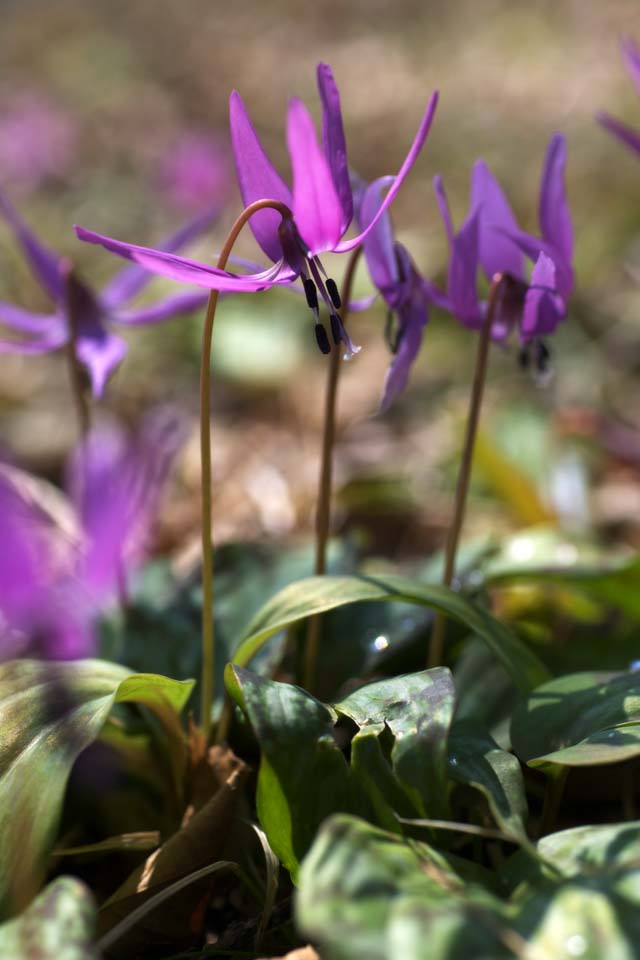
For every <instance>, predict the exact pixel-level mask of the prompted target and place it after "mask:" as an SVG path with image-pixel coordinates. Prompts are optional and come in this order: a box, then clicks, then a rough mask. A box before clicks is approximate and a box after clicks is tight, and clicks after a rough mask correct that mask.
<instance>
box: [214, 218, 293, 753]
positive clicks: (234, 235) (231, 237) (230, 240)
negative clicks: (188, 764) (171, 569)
mask: <svg viewBox="0 0 640 960" xmlns="http://www.w3.org/2000/svg"><path fill="white" fill-rule="evenodd" d="M265 209H270V210H277V211H278V213H280V215H281V216H282V218H283V219H290V218H291V217H292V213H291V211H290V210H289V208H288V207H287V206H286V205H285V204H284V203H280V201H278V200H256V201H255V202H254V203H251V204H249V206H248V207H246V208H245V209H244V210H243V211H242V213H241V214H240V216H239V217H238V219H237V220H236V222H235V223H234V224H233V226H232V227H231V230H230V231H229V233H228V235H227V239H226V240H225V242H224V246H223V247H222V250H221V252H220V255H219V257H218V263H217V267H218V269H219V270H224V269H225V267H226V265H227V261H228V259H229V256H230V254H231V250H232V248H233V245H234V243H235V242H236V240H237V239H238V235H239V234H240V231H241V230H242V228H243V227H244V225H245V224H246V223H247V221H248V220H250V219H251V217H252V216H253V214H254V213H257V212H258V210H265ZM217 305H218V291H217V290H212V291H211V293H210V294H209V301H208V303H207V312H206V315H205V321H204V330H203V333H202V353H201V357H200V464H201V496H202V674H201V692H200V722H201V724H202V730H203V733H204V736H205V739H206V740H207V741H208V740H209V734H210V732H211V711H212V708H213V693H214V682H215V637H214V627H213V534H212V503H211V427H210V415H211V340H212V337H213V321H214V319H215V315H216V307H217Z"/></svg>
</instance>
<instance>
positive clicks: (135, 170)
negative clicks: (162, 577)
mask: <svg viewBox="0 0 640 960" xmlns="http://www.w3.org/2000/svg"><path fill="white" fill-rule="evenodd" d="M0 10H1V12H2V30H1V32H0V62H1V63H2V66H3V70H2V86H1V88H0V187H1V188H2V189H3V190H4V191H6V193H7V195H8V196H9V197H10V198H11V199H12V200H13V202H14V203H15V205H16V206H17V207H18V208H19V209H20V211H21V213H22V214H23V216H24V217H25V218H26V219H27V220H28V222H29V223H30V225H31V226H32V227H33V228H34V229H35V230H36V232H37V233H38V234H39V236H40V237H41V238H42V239H43V240H44V241H45V242H46V243H48V245H49V246H50V247H52V248H54V249H55V250H57V251H59V252H60V253H64V254H65V255H67V256H69V257H70V258H72V260H73V261H74V262H75V263H76V265H77V267H78V269H79V271H80V273H81V275H82V276H83V277H84V278H85V279H86V280H87V281H88V282H90V283H91V284H96V285H98V284H100V283H103V282H104V281H106V280H107V279H108V277H109V276H110V275H111V274H112V273H113V272H115V270H116V269H117V268H118V267H119V266H120V264H119V263H118V262H116V261H115V260H114V258H112V257H110V256H109V255H108V254H107V253H106V252H104V251H102V250H101V249H99V248H96V247H91V246H86V245H83V244H81V243H79V242H78V241H77V240H76V239H75V237H74V234H73V232H72V224H73V223H80V224H82V225H84V226H86V227H89V228H92V229H95V230H98V231H100V232H104V233H108V234H111V235H115V236H117V237H120V238H122V239H127V240H130V241H132V242H136V243H141V244H145V245H153V244H154V242H157V241H158V240H159V239H160V237H162V236H163V235H164V234H165V233H166V232H167V231H170V230H171V229H174V228H175V227H176V226H177V225H178V224H179V223H180V222H182V221H183V220H184V219H186V218H188V217H189V216H192V215H193V214H194V213H195V212H198V210H200V209H202V208H203V207H204V206H206V205H209V204H211V203H213V204H216V205H219V207H220V215H219V218H218V220H217V222H216V223H215V225H214V227H213V228H212V230H211V233H210V235H207V236H206V237H205V238H204V239H200V241H199V242H198V243H197V244H196V245H195V246H194V247H193V256H195V257H196V258H200V259H203V260H211V258H212V257H213V255H214V253H215V251H216V250H217V249H219V247H220V245H221V243H222V241H223V238H224V236H225V233H226V231H227V229H228V227H229V226H230V224H231V222H232V221H233V219H234V218H235V216H236V215H237V213H238V212H239V210H240V201H239V196H238V192H237V189H236V185H235V180H234V174H233V168H232V163H231V158H230V155H229V149H228V132H227V102H228V95H229V92H230V91H231V90H232V89H233V88H237V89H238V90H239V91H240V92H241V93H242V95H243V98H244V99H245V102H246V104H247V106H248V108H249V110H250V113H251V115H252V118H253V120H254V123H255V125H256V127H257V129H258V131H259V133H260V136H261V137H262V138H263V142H264V144H265V146H266V148H267V150H268V152H269V154H270V156H271V158H272V160H273V161H274V162H275V163H276V165H277V166H278V167H279V169H280V170H281V171H282V173H283V175H284V176H285V177H287V176H288V159H287V155H286V149H285V138H284V131H285V115H286V106H287V98H288V97H289V96H290V95H291V94H297V95H299V96H301V97H303V98H304V99H305V101H306V102H307V103H308V104H309V105H310V107H311V109H312V110H313V111H314V114H315V115H316V116H319V111H318V99H317V92H316V87H315V67H316V64H317V62H318V61H320V60H323V61H326V62H328V63H330V64H331V66H332V67H333V70H334V73H335V76H336V79H337V82H338V84H339V87H340V92H341V96H342V105H343V112H344V119H345V127H346V134H347V142H348V146H349V159H350V164H351V166H352V167H353V168H354V169H355V170H357V171H358V172H359V173H360V174H361V175H362V176H363V177H365V178H367V179H372V178H374V177H376V176H380V175H382V174H387V173H394V172H395V171H396V170H397V169H398V167H399V165H400V164H401V162H402V160H403V159H404V156H405V153H406V150H407V148H408V145H409V144H410V142H411V140H412V138H413V135H414V132H415V129H416V126H417V124H418V121H419V118H420V116H421V112H422V110H423V109H424V105H425V103H426V100H427V98H428V96H429V95H430V93H431V91H432V90H433V89H434V88H436V87H437V88H438V89H439V90H440V91H441V101H440V107H439V110H438V114H437V117H436V122H435V124H434V127H433V130H432V133H431V135H430V137H429V140H428V142H427V145H426V148H425V150H424V151H423V154H422V156H421V158H420V160H419V162H418V163H417V164H416V167H415V168H414V171H413V172H412V174H411V176H410V178H409V180H408V181H407V183H406V185H405V187H404V189H403V191H402V193H401V195H400V196H399V197H398V199H397V201H396V202H395V204H394V208H393V218H394V223H395V227H396V230H397V233H398V236H399V238H400V239H401V240H402V241H403V242H404V243H405V244H406V246H407V247H408V248H409V249H410V251H411V252H412V255H413V257H414V259H415V261H416V264H417V265H418V266H419V268H420V269H421V270H422V271H423V273H424V274H425V276H427V277H428V278H430V279H432V280H435V281H438V282H440V283H443V282H444V278H445V276H446V247H445V238H444V235H443V230H442V226H441V222H440V219H439V216H438V212H437V207H436V204H435V201H434V197H433V192H432V187H431V182H432V178H433V176H434V175H435V174H436V173H442V175H443V177H444V179H445V184H446V186H447V190H448V194H449V199H450V202H451V206H452V210H453V215H454V219H455V222H456V223H457V224H459V223H460V222H461V219H462V218H463V216H465V214H466V210H467V203H468V189H469V173H470V169H471V166H472V164H473V162H474V160H475V159H476V158H477V157H480V156H482V157H484V158H485V159H486V160H487V161H488V162H489V164H490V165H491V167H492V169H493V171H494V173H495V174H496V175H497V176H498V178H499V179H500V181H501V182H502V183H503V185H504V187H505V189H506V191H507V193H508V196H509V198H510V200H511V202H512V206H513V208H514V210H515V212H516V216H517V217H518V219H519V221H520V223H521V225H522V226H523V227H524V228H526V229H531V230H534V231H535V230H536V229H537V223H536V218H537V202H538V187H539V178H540V170H541V165H542V161H543V157H544V152H545V149H546V145H547V142H548V140H549V137H550V136H551V134H552V133H553V132H554V131H562V132H564V133H565V134H566V135H567V138H568V150H569V167H568V188H569V197H570V204H571V210H572V214H573V217H574V225H575V231H576V238H577V276H578V285H577V291H576V294H575V296H574V298H573V300H572V304H571V310H570V314H569V317H568V319H567V321H566V323H565V324H564V326H563V327H562V329H561V330H560V332H559V333H558V334H557V336H556V337H554V341H553V366H554V375H553V377H552V378H551V379H550V380H549V382H547V383H546V384H545V385H544V386H541V385H539V384H536V383H534V382H533V380H532V379H531V377H530V376H529V375H528V374H527V373H525V372H523V371H522V370H521V369H520V368H519V367H518V364H517V351H513V350H512V351H506V350H503V349H499V348H496V349H494V350H493V354H492V360H491V369H490V374H489V389H488V397H487V406H486V415H485V417H484V421H483V427H482V435H481V437H480V443H479V449H478V457H477V463H476V470H475V474H474V490H473V496H474V502H473V508H472V509H471V510H470V511H469V518H468V525H467V533H468V535H469V536H476V535H485V534H487V533H489V534H496V533H498V534H499V533H500V532H502V531H505V530H510V529H513V528H517V527H522V526H523V525H524V526H526V525H530V524H536V523H547V524H552V525H557V526H559V527H560V528H561V529H562V530H564V531H567V532H570V533H571V535H572V536H583V535H584V536H594V537H595V538H596V539H597V540H598V541H605V542H609V541H612V542H615V543H616V544H619V545H624V546H638V545H640V432H639V430H638V424H640V392H639V391H638V380H637V374H638V371H639V370H640V326H639V324H638V312H639V308H640V294H639V292H638V291H639V286H638V277H639V275H640V239H639V238H640V202H639V200H640V189H639V188H640V158H638V157H636V156H634V155H633V154H632V153H630V152H628V151H625V149H624V148H623V147H622V146H621V145H620V144H619V143H618V142H616V141H614V140H613V139H612V138H611V137H610V136H609V135H608V134H607V133H605V132H604V131H603V130H602V129H601V128H600V127H599V126H598V125H597V124H596V123H595V121H594V113H595V112H596V111H597V110H600V109H606V110H608V111H610V112H611V113H613V114H615V115H616V116H619V117H620V118H621V119H624V120H626V121H627V122H628V123H630V124H640V102H638V99H637V97H636V95H635V91H634V89H633V86H632V84H631V82H630V79H629V78H628V76H627V74H626V73H625V70H624V68H623V64H622V61H621V58H620V54H619V41H620V39H621V38H622V37H623V36H635V37H636V39H638V40H640V7H639V6H638V2H637V0H609V2H607V3H606V4H603V3H601V2H599V0H565V2H562V3H558V2H557V0H555V2H544V0H537V2H533V3H531V2H529V3H523V2H516V0H482V2H478V0H453V2H451V0H421V2H418V0H396V2H395V3H393V4H391V3H385V2H381V0H351V2H348V3H345V2H337V0H326V2H324V3H318V4H300V3H299V4H293V3H291V2H288V0H271V2H269V3H259V2H256V0H249V2H238V3H236V4H229V5H224V4H221V3H217V2H212V0H188V2H183V3H177V2H175V0H173V2H172V0H135V2H133V3H132V2H131V0H92V2H91V3H87V2H86V0H0ZM238 252H239V253H240V254H242V255H244V256H246V257H250V258H253V259H260V257H261V255H260V253H259V251H257V248H256V247H255V245H254V243H253V240H252V237H251V235H250V233H249V232H248V231H247V232H246V234H245V235H244V236H243V238H242V241H241V243H240V244H239V248H238ZM327 266H328V267H329V268H330V271H329V272H330V273H331V274H333V275H335V276H336V278H337V279H339V277H340V271H341V270H342V269H343V268H344V264H343V263H341V262H336V263H335V264H333V263H329V264H328V265H327ZM369 289H370V287H369V284H368V280H367V277H366V271H365V270H364V269H363V270H362V271H361V274H360V276H359V278H358V282H357V292H358V293H359V294H360V293H361V294H365V293H366V292H367V291H368V290H369ZM168 292H170V285H169V284H164V283H163V282H161V281H157V280H156V281H154V283H153V285H152V286H151V287H150V288H149V293H148V294H145V297H149V298H151V299H153V297H155V296H157V295H159V294H167V293H168ZM0 297H2V299H5V300H7V301H9V302H11V303H13V304H16V305H19V306H22V307H26V308H29V309H32V310H47V309H48V304H47V303H46V299H45V297H44V294H43V293H42V292H41V291H40V289H39V288H38V287H37V285H36V284H35V283H34V282H33V280H32V278H31V276H30V273H29V271H28V268H27V267H26V266H25V264H24V261H23V259H22V257H21V255H20V253H19V252H18V251H17V250H16V249H15V245H14V243H13V241H12V239H11V237H10V235H9V233H8V232H7V231H6V229H5V228H4V226H0ZM142 302H144V301H142ZM384 319H385V314H384V309H383V308H382V306H374V307H373V308H371V309H370V310H369V311H368V312H366V313H363V314H361V315H358V316H357V317H354V318H353V319H352V321H351V329H352V331H353V337H354V339H355V341H356V342H357V343H360V344H362V345H363V347H364V349H363V350H362V352H361V353H360V354H359V355H358V356H357V357H356V358H354V359H353V360H352V361H351V362H350V363H349V364H346V365H344V367H343V369H342V379H341V387H340V432H339V445H338V451H337V463H336V490H337V493H338V499H337V509H336V517H335V520H336V527H337V529H340V530H349V531H354V535H357V537H358V538H359V543H360V544H361V545H362V546H363V547H364V549H365V550H366V551H368V552H370V553H384V554H385V555H386V556H388V557H391V558H394V557H407V556H412V555H413V556H424V555H425V554H427V553H429V552H431V551H432V550H434V549H437V548H438V547H439V546H440V545H441V544H442V542H443V538H444V534H445V530H446V526H447V523H448V520H449V517H450V511H451V501H452V491H453V484H454V479H455V471H456V467H457V458H458V454H459V449H460V443H461V434H462V426H463V417H464V413H465V404H466V400H467V397H468V392H469V385H470V371H471V369H472V366H473V358H474V351H475V339H474V336H473V334H471V333H469V332H468V331H466V330H461V329H460V328H459V327H458V326H457V325H456V323H455V321H454V320H452V319H451V318H450V317H447V316H444V315H439V314H438V313H437V311H434V313H433V316H432V319H431V323H430V325H429V327H428V328H427V330H426V332H425V337H424V343H423V350H422V355H421V357H420V360H419V362H418V363H417V364H416V366H415V368H414V370H413V374H412V379H411V382H410V386H409V389H408V390H407V391H406V393H405V394H404V395H403V396H402V397H401V399H400V400H399V401H398V402H397V403H396V404H395V406H394V407H393V408H392V410H391V411H390V412H389V413H388V414H385V415H384V416H380V415H379V414H378V413H377V406H378V403H379V399H380V395H381V390H382V383H383V379H384V373H385V370H386V367H387V365H388V363H389V353H388V350H387V347H386V345H385V342H384V336H383V329H384ZM201 327H202V317H201V316H192V317H184V318H179V319H176V320H175V321H172V322H171V323H167V324H164V325H160V326H155V327H148V328H143V329H137V330H133V331H131V332H130V334H129V333H127V334H126V337H127V339H128V341H129V343H130V353H129V355H128V357H127V359H126V361H125V363H124V364H123V366H122V367H121V368H120V370H119V371H118V373H117V374H116V375H115V377H114V378H113V380H112V381H111V383H110V384H109V387H108V390H107V394H106V398H105V401H104V402H103V403H102V404H101V406H100V408H99V410H97V411H96V416H97V417H98V418H107V417H117V418H118V419H122V420H124V421H125V422H126V423H130V424H134V423H135V422H137V420H138V419H139V417H140V416H141V414H142V413H143V412H144V410H145V409H147V408H148V407H149V406H152V405H154V404H157V403H159V402H165V401H173V402H175V403H177V404H178V405H179V406H181V407H182V408H183V409H185V410H186V411H187V413H188V414H189V415H190V416H191V417H192V418H193V423H194V431H193V437H192V440H191V441H190V442H189V443H188V444H187V447H186V449H185V452H184V455H183V457H182V459H181V461H180V464H179V468H178V474H177V477H176V480H175V483H174V487H173V489H172V492H171V495H170V496H169V500H168V503H167V505H166V509H165V510H164V512H163V515H162V518H161V521H160V525H159V529H158V532H157V546H158V548H159V549H161V550H167V551H171V552H172V553H174V554H175V555H176V556H177V557H180V558H184V557H189V556H190V555H191V553H192V552H193V551H197V522H198V496H197V485H198V449H197V439H196V431H195V416H196V412H197V389H198V386H197V375H198V357H199V340H200V334H201ZM119 332H120V331H119ZM214 341H215V342H214V355H215V360H214V366H215V369H216V375H217V378H216V381H215V389H214V394H215V396H214V409H213V424H214V426H213V430H214V464H215V473H216V481H215V482H216V494H215V497H216V513H217V516H218V521H217V526H216V541H217V542H218V543H222V542H226V541H230V540H233V539H238V538H243V539H251V540H261V539H269V540H270V541H277V540H282V539H284V540H295V539H296V538H298V537H301V538H304V537H305V536H308V534H309V531H310V529H311V523H312V515H313V504H314V498H315V484H316V477H317V471H318V458H319V443H320V429H321V418H322V409H323V383H324V378H325V374H326V363H325V358H323V357H321V356H320V354H319V353H318V351H317V349H316V347H315V342H314V340H313V333H312V330H311V324H310V322H309V316H308V312H307V310H306V307H305V306H304V302H303V301H302V302H301V301H300V300H299V299H298V298H297V297H295V296H293V295H291V294H287V293H286V292H285V293H283V292H279V291H278V292H275V291H272V292H269V293H264V294H260V295H257V296H238V297H235V298H229V299H226V300H225V301H224V302H223V303H222V306H221V309H220V310H219V313H218V320H217V328H216V332H215V337H214ZM76 436H77V427H76V423H75V419H74V413H73V407H72V404H71V402H70V395H69V383H68V375H67V371H66V367H65V364H64V358H63V357H62V355H60V354H57V355H51V356H45V357H18V356H11V355H3V356H0V445H1V447H2V453H3V455H4V456H5V457H8V458H9V459H10V460H12V461H13V462H14V463H15V464H17V465H18V466H20V467H23V468H25V469H28V470H33V471H36V472H38V473H39V474H40V475H42V476H44V477H46V478H47V479H49V480H52V481H54V482H59V480H60V477H61V475H62V470H63V464H64V461H65V458H66V456H67V454H68V452H69V450H70V448H71V447H72V446H73V444H74V442H75V439H76Z"/></svg>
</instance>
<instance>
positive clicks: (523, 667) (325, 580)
mask: <svg viewBox="0 0 640 960" xmlns="http://www.w3.org/2000/svg"><path fill="white" fill-rule="evenodd" d="M363 600H369V601H371V600H377V601H381V600H400V601H404V602H406V603H415V604H418V605H420V606H427V607H431V608H433V609H434V610H441V611H443V612H445V613H447V614H448V615H449V616H450V617H452V618H453V619H455V620H459V621H461V622H462V623H463V624H464V625H465V626H466V627H468V628H469V630H470V631H472V632H473V633H475V634H477V636H478V637H480V638H481V639H482V640H483V642H484V643H486V644H487V645H488V647H489V648H490V649H491V651H492V653H493V654H494V656H495V657H496V658H497V659H498V660H500V662H501V663H502V664H503V665H504V667H505V669H506V670H507V671H508V673H509V675H510V676H511V677H512V679H513V681H514V683H515V684H516V685H517V686H518V687H519V688H520V690H522V691H524V692H525V693H527V692H529V691H530V690H532V689H533V688H534V687H535V686H536V684H538V683H542V682H543V681H544V680H545V679H547V677H548V673H547V670H546V668H545V667H544V666H543V665H542V663H541V662H540V661H539V660H538V658H537V657H536V656H535V654H533V653H532V652H531V651H530V650H529V649H528V648H527V647H526V646H525V645H524V644H523V643H522V642H521V641H520V640H519V639H518V638H517V637H515V636H514V635H513V634H512V633H511V632H510V630H509V629H508V628H507V627H506V626H504V624H502V623H500V622H499V621H498V620H496V619H495V618H494V617H492V616H491V615H490V614H489V613H488V612H487V611H486V610H485V609H484V608H483V607H481V606H479V605H477V604H474V603H472V602H471V601H469V600H467V599H466V598H465V597H463V596H461V595H460V594H459V593H455V592H454V591H452V590H449V589H447V588H446V587H442V586H430V585H428V584H424V583H421V582H419V581H415V580H411V579H409V578H407V577H399V576H392V575H390V574H388V575H384V576H378V577H372V576H357V577H330V576H326V577H309V578H308V579H306V580H300V581H298V582H297V583H292V584H290V585H289V586H288V587H285V589H284V590H281V591H280V593H278V594H276V595H275V596H274V597H272V598H271V600H270V601H269V602H268V603H267V604H266V605H265V606H264V607H262V609H261V610H260V611H259V612H258V613H257V614H256V616H255V617H254V619H253V620H252V621H251V624H250V625H249V627H248V628H247V634H246V637H245V638H244V639H243V641H242V642H241V643H240V644H239V646H238V649H237V650H236V653H235V655H234V658H233V660H234V663H236V664H238V665H239V666H246V665H247V664H248V663H249V661H250V660H251V659H252V657H253V656H255V654H256V653H257V652H258V650H260V649H261V647H262V646H263V645H264V644H265V643H266V642H267V640H268V639H269V637H271V636H273V635H274V634H275V633H278V631H280V630H282V629H283V628H284V627H287V626H289V624H292V623H296V622H297V621H298V620H303V619H305V618H306V617H310V616H313V615H314V614H317V613H324V612H326V611H327V610H333V609H335V608H336V607H340V606H344V605H345V604H349V603H359V602H361V601H363ZM321 655H322V652H320V656H321Z"/></svg>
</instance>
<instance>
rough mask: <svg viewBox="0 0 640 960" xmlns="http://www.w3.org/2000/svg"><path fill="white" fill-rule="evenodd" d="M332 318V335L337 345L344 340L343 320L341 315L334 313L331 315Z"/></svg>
mask: <svg viewBox="0 0 640 960" xmlns="http://www.w3.org/2000/svg"><path fill="white" fill-rule="evenodd" d="M330 320H331V336H332V337H333V342H334V343H335V345H336V346H337V345H338V344H339V343H340V341H341V340H344V336H343V330H342V321H341V319H340V317H339V316H338V315H337V314H335V313H332V314H331V316H330Z"/></svg>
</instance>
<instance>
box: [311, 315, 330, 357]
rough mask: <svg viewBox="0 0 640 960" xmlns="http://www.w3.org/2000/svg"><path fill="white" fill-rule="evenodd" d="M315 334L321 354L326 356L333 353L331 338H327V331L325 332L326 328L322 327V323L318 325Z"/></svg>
mask: <svg viewBox="0 0 640 960" xmlns="http://www.w3.org/2000/svg"><path fill="white" fill-rule="evenodd" d="M315 333H316V343H317V344H318V347H319V348H320V352H321V353H324V354H327V353H331V344H330V343H329V337H328V336H327V331H326V330H325V328H324V327H323V326H322V324H321V323H316V326H315Z"/></svg>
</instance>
